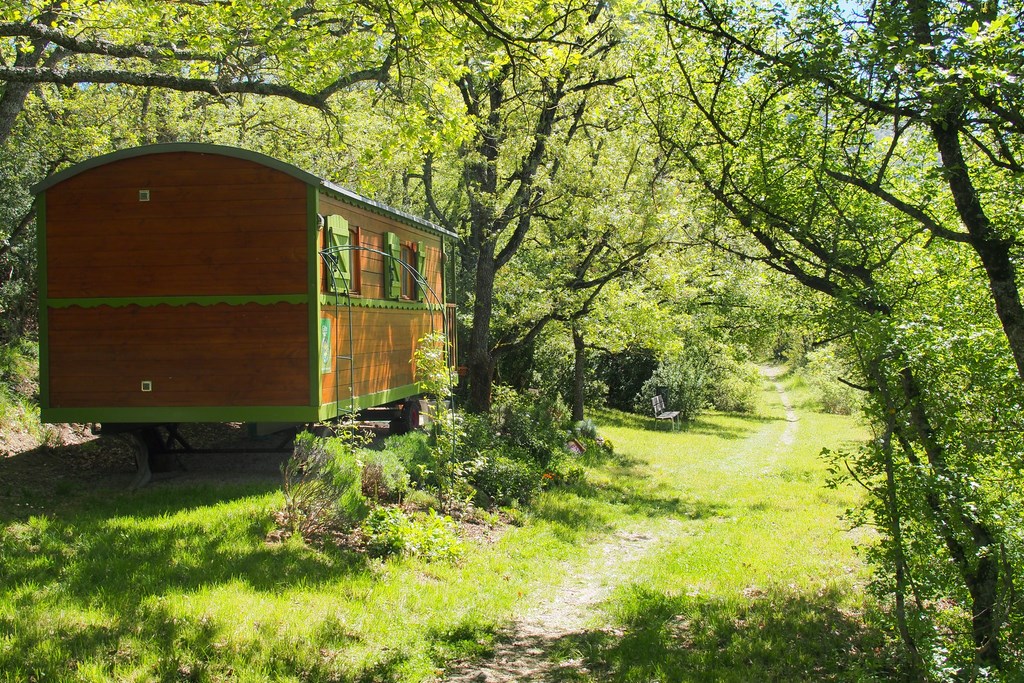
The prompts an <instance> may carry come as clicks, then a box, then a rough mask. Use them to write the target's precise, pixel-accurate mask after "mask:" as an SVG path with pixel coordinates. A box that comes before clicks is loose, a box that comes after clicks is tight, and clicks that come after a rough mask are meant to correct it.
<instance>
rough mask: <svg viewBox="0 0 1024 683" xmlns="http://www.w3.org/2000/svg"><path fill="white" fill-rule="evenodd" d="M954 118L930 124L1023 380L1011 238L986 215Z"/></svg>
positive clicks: (1022, 324) (1022, 335)
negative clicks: (998, 230)
mask: <svg viewBox="0 0 1024 683" xmlns="http://www.w3.org/2000/svg"><path fill="white" fill-rule="evenodd" d="M957 119H958V116H957V113H956V111H953V112H950V113H949V114H947V115H946V117H945V119H944V120H943V121H940V122H935V123H933V124H932V126H931V132H932V138H933V139H934V140H935V143H936V145H937V146H938V150H939V155H940V157H941V159H942V168H943V172H944V173H945V176H946V182H947V183H948V185H949V189H950V192H951V193H952V195H953V202H954V203H955V204H956V209H957V213H958V214H959V215H960V220H961V222H963V224H964V227H965V228H967V232H968V233H969V234H970V236H971V246H972V247H974V251H975V252H977V254H978V257H979V258H980V259H981V264H982V266H983V267H984V268H985V274H986V275H987V276H988V282H989V291H991V293H992V299H993V301H994V302H995V307H996V315H998V316H999V322H1000V323H1001V324H1002V326H1003V333H1004V334H1005V335H1006V339H1007V341H1008V342H1009V344H1010V351H1011V352H1012V353H1013V360H1014V361H1015V362H1016V364H1017V376H1018V377H1020V378H1021V379H1024V306H1022V305H1021V300H1020V290H1019V289H1018V287H1017V271H1016V267H1015V266H1014V264H1013V258H1012V257H1011V255H1010V247H1011V245H1012V240H1010V239H1009V238H1006V237H1004V236H1002V235H999V234H998V233H997V232H996V231H995V230H994V229H993V227H992V224H991V221H989V218H988V216H987V215H986V214H985V209H984V207H983V206H982V205H981V199H980V198H979V196H978V190H977V188H976V187H975V186H974V183H973V182H972V180H971V176H970V173H969V172H968V170H967V162H966V161H965V160H964V155H963V147H962V146H961V144H960V135H959V130H958V127H957V125H958V124H957Z"/></svg>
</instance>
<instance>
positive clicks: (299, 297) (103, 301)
mask: <svg viewBox="0 0 1024 683" xmlns="http://www.w3.org/2000/svg"><path fill="white" fill-rule="evenodd" d="M308 301H309V295H308V294H254V295H252V296H246V295H239V296H217V295H212V296H136V297H132V296H118V297H98V298H83V299H75V298H62V299H49V300H48V302H47V305H48V306H49V307H50V308H72V307H75V306H77V307H79V308H98V307H100V306H110V307H111V308H124V307H126V306H139V307H141V308H149V307H152V306H216V305H218V304H227V305H228V306H245V305H248V304H257V305H260V306H272V305H274V304H304V303H307V302H308Z"/></svg>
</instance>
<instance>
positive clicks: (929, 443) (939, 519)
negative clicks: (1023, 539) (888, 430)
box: [900, 366, 1003, 670]
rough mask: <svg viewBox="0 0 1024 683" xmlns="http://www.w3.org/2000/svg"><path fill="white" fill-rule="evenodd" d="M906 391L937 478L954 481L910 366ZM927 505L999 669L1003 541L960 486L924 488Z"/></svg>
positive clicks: (988, 658)
mask: <svg viewBox="0 0 1024 683" xmlns="http://www.w3.org/2000/svg"><path fill="white" fill-rule="evenodd" d="M900 377H901V380H902V384H903V394H904V397H905V399H906V401H907V406H908V408H909V411H908V412H909V418H910V427H911V428H912V429H913V430H914V432H916V435H917V438H918V440H919V441H920V443H921V445H922V447H923V448H924V452H925V456H926V457H927V459H928V465H929V466H930V467H931V470H932V472H934V473H935V477H936V480H937V481H953V480H954V477H953V476H951V474H950V471H949V466H948V464H947V462H946V453H945V450H944V448H943V446H942V444H941V443H939V442H938V441H937V440H936V439H935V433H934V430H933V428H932V425H931V421H930V420H929V419H928V415H927V408H926V407H925V405H924V402H923V399H922V396H921V389H920V385H919V384H918V381H917V377H916V376H915V375H914V372H913V371H912V370H911V369H910V367H909V366H904V367H903V369H902V370H900ZM904 448H905V450H906V451H907V455H908V457H909V458H911V464H915V465H916V464H918V463H917V462H915V458H916V456H914V455H913V449H912V448H911V447H910V446H909V445H904ZM925 498H926V500H927V502H928V507H929V508H930V509H931V512H932V514H933V515H934V516H935V521H936V525H935V526H936V528H937V530H938V531H939V533H940V534H941V535H942V538H943V541H944V542H945V544H946V549H947V550H948V551H949V554H950V556H951V557H952V559H953V562H954V564H955V565H956V568H957V570H958V571H959V572H960V576H961V577H962V578H963V581H964V585H966V586H967V590H968V592H969V593H970V595H971V635H972V637H973V640H974V647H975V654H976V656H977V658H978V663H979V664H981V665H983V666H988V667H992V668H994V669H996V670H1001V669H1002V666H1003V661H1002V653H1001V647H1000V643H999V640H1000V638H999V631H1000V626H1001V624H1000V622H999V619H998V616H997V608H998V605H999V571H1000V566H999V553H998V550H999V546H998V542H997V539H996V534H995V533H993V530H992V529H991V528H990V527H989V525H988V524H986V523H985V522H984V521H983V520H980V519H978V518H977V516H976V515H975V514H974V513H972V512H971V511H970V510H969V509H967V508H966V507H965V506H964V504H963V502H964V501H962V500H961V497H960V496H959V495H957V493H956V492H952V493H951V494H950V495H940V492H938V491H935V490H932V489H929V490H928V492H927V493H926V494H925ZM957 528H960V529H963V530H964V531H965V532H966V535H967V536H968V538H969V541H970V543H969V545H966V546H965V544H964V543H963V542H962V541H961V538H962V535H959V534H957V533H956V531H954V530H955V529H957Z"/></svg>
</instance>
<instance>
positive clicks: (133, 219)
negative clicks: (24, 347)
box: [34, 143, 456, 445]
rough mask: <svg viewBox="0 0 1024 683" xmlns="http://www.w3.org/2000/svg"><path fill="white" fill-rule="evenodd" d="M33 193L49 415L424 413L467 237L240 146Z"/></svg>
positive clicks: (142, 160)
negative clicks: (455, 265) (438, 335)
mask: <svg viewBox="0 0 1024 683" xmlns="http://www.w3.org/2000/svg"><path fill="white" fill-rule="evenodd" d="M34 191H35V193H36V194H37V203H38V209H37V210H38V225H39V230H38V241H39V298H40V316H39V321H40V400H41V404H42V405H41V408H42V410H41V412H42V420H43V421H44V422H78V423H102V424H103V425H104V428H107V427H110V428H111V429H112V430H113V429H122V430H126V429H138V430H141V429H143V428H146V427H149V428H152V427H153V426H155V425H169V424H174V423H182V422H249V423H267V422H273V423H285V422H287V423H315V422H321V421H327V420H331V419H333V418H337V417H338V416H341V415H343V414H346V413H350V412H354V411H359V410H362V409H366V408H369V407H373V406H380V405H383V404H390V405H400V406H404V407H405V413H406V416H407V417H408V416H410V415H412V414H413V413H414V408H415V406H416V405H417V404H416V403H414V402H413V399H415V397H416V396H417V395H418V394H419V390H418V388H417V384H416V381H415V368H414V367H413V364H412V362H411V361H412V357H413V352H414V349H415V347H416V344H417V340H419V339H421V338H422V337H423V336H424V335H426V334H427V333H429V332H431V331H441V332H446V331H447V330H446V323H445V318H446V316H445V310H446V302H445V298H444V292H445V290H446V282H445V279H446V277H445V267H444V264H445V249H446V246H447V245H449V244H450V243H451V241H452V240H454V239H456V237H455V235H454V234H452V233H450V232H448V231H447V230H445V229H443V228H442V227H440V226H438V225H435V224H433V223H431V222H429V221H425V220H423V219H420V218H417V217H415V216H412V215H409V214H407V213H404V212H402V211H399V210H396V209H393V208H390V207H387V206H385V205H383V204H380V203H378V202H375V201H373V200H370V199H367V198H365V197H362V196H359V195H357V194H355V193H353V192H350V191H348V190H345V189H343V188H341V187H339V186H337V185H334V184H332V183H330V182H328V181H326V180H323V179H320V178H318V177H316V176H314V175H311V174H309V173H306V172H305V171H302V170H300V169H299V168H296V167H295V166H291V165H289V164H286V163H283V162H281V161H278V160H275V159H272V158H270V157H267V156H264V155H262V154H257V153H254V152H250V151H246V150H241V149H237V148H232V147H221V146H212V145H202V144H190V143H181V144H168V145H153V146H146V147H138V148H134V149H128V150H123V151H120V152H116V153H113V154H108V155H106V156H101V157H98V158H95V159H92V160H89V161H86V162H84V163H81V164H78V165H76V166H73V167H71V168H69V169H67V170H65V171H63V172H62V173H59V174H57V175H55V176H53V177H51V178H49V179H48V180H46V181H45V182H43V183H41V184H39V185H37V186H36V187H35V188H34ZM151 445H152V444H151Z"/></svg>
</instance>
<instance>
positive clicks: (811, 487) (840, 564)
mask: <svg viewBox="0 0 1024 683" xmlns="http://www.w3.org/2000/svg"><path fill="white" fill-rule="evenodd" d="M787 384H789V385H790V390H789V393H790V398H791V400H792V402H793V404H794V405H796V406H801V407H805V406H807V405H809V403H810V400H809V397H808V396H806V395H804V394H805V391H806V389H805V388H803V387H802V385H800V384H799V382H796V381H794V380H793V379H789V380H788V381H787ZM760 413H761V417H760V418H750V417H742V416H734V415H711V416H705V417H702V418H700V419H698V420H696V421H695V422H694V423H692V424H691V425H690V426H689V427H688V428H687V429H686V430H685V431H684V432H682V433H668V432H665V431H661V432H658V431H645V430H644V427H645V424H644V423H645V421H644V420H641V419H638V418H635V417H633V416H627V415H621V414H611V413H609V414H606V415H604V416H603V420H602V422H603V423H604V424H605V427H604V430H603V431H604V433H605V434H607V435H609V436H610V437H611V438H612V439H615V440H616V443H619V444H621V448H622V450H623V451H624V452H625V453H626V454H628V455H629V456H631V457H633V458H635V459H636V460H638V461H639V462H640V463H642V465H639V466H638V467H639V468H640V469H643V470H645V471H646V472H647V473H648V476H649V477H650V478H649V480H648V481H647V483H646V487H647V489H648V490H650V491H657V492H659V495H661V496H662V497H663V498H666V497H671V498H670V499H671V500H673V501H677V502H676V505H677V507H678V513H677V514H676V516H675V519H676V520H677V521H678V522H679V525H678V527H677V528H676V529H675V530H674V531H673V533H672V534H671V535H670V537H668V538H667V539H666V540H665V542H664V543H663V544H662V546H661V547H660V548H659V549H658V550H657V551H656V552H655V553H653V554H652V555H651V556H650V557H649V558H648V560H647V561H645V562H643V563H642V565H641V566H640V567H638V569H637V572H636V574H635V577H634V580H633V581H632V582H631V583H629V584H626V585H622V586H620V587H619V588H618V589H617V591H616V593H615V594H614V595H613V596H612V597H611V598H610V599H609V600H608V601H607V602H606V603H605V605H604V619H605V620H606V621H607V622H608V623H609V624H610V625H611V626H612V627H614V630H613V631H611V633H612V634H613V635H609V631H607V630H605V631H600V632H598V631H595V632H591V633H588V634H586V635H583V636H581V637H578V638H576V637H572V638H568V639H565V642H562V643H560V644H559V645H558V646H557V649H559V650H561V652H562V655H563V656H565V657H575V658H577V659H581V660H582V661H583V662H584V663H585V665H586V668H587V669H588V670H589V671H591V672H593V673H587V674H581V673H578V671H577V672H570V673H566V674H565V675H564V677H563V678H564V679H565V680H578V681H590V680H614V681H654V680H659V681H712V680H713V681H754V680H779V681H790V680H849V681H860V680H892V678H893V677H894V676H896V673H897V672H896V671H895V670H892V669H891V668H890V667H888V665H887V664H886V663H885V662H884V658H885V656H884V654H883V653H884V651H885V643H884V641H883V639H882V637H881V636H880V635H879V634H878V633H877V632H875V631H873V630H872V629H871V628H870V627H869V626H868V625H867V624H866V613H867V612H869V610H870V607H869V603H868V602H866V598H865V596H864V593H863V586H862V582H863V580H864V579H865V578H866V570H865V568H864V566H863V564H862V562H861V560H860V558H859V557H858V555H857V554H856V552H855V551H854V550H853V549H852V547H851V546H852V544H853V543H854V542H855V541H857V540H858V538H859V539H860V540H861V541H864V540H865V539H864V538H863V534H855V533H851V532H849V531H848V530H847V529H846V528H845V527H844V526H843V524H842V522H841V521H839V518H840V516H841V515H842V514H843V512H844V510H846V509H847V508H849V507H850V506H852V505H854V504H855V503H856V502H857V492H856V491H852V490H844V491H832V490H828V489H826V488H824V487H823V483H824V481H825V474H826V465H825V463H824V462H823V461H822V460H821V459H820V458H818V457H817V456H818V453H819V452H820V450H821V448H822V447H823V446H830V447H833V448H835V447H840V446H843V445H848V444H852V443H855V442H856V441H858V440H862V439H864V438H866V436H867V434H866V433H865V431H864V430H863V428H861V427H860V426H859V425H858V424H857V422H856V421H855V420H853V419H851V418H848V417H838V416H833V415H823V414H816V413H811V412H808V411H807V410H806V409H805V408H803V409H801V410H799V419H798V421H796V422H788V421H787V420H786V419H785V412H784V410H783V409H782V406H781V403H780V402H779V399H778V397H777V395H776V393H775V391H774V389H773V388H771V387H770V386H766V389H765V393H764V395H763V397H762V410H761V411H760ZM879 659H882V660H883V661H879Z"/></svg>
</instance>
